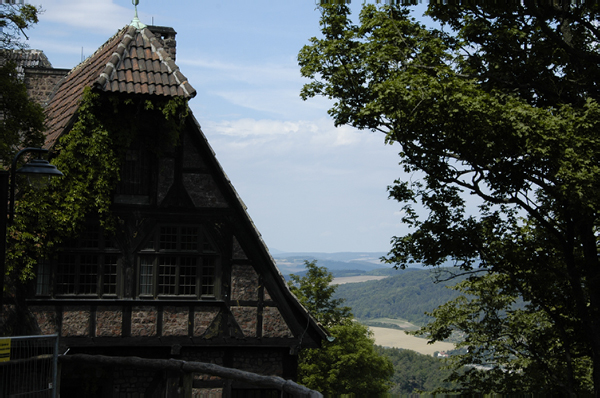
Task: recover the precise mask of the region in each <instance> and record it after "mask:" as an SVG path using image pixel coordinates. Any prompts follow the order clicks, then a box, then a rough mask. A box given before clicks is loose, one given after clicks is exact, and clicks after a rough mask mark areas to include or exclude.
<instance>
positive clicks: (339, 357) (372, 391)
mask: <svg viewBox="0 0 600 398" xmlns="http://www.w3.org/2000/svg"><path fill="white" fill-rule="evenodd" d="M304 263H305V264H306V269H307V271H308V272H307V274H306V276H303V277H300V276H298V275H291V281H289V282H288V285H289V287H290V290H291V291H292V292H293V293H294V294H295V295H296V297H297V298H298V300H299V301H300V302H301V303H302V305H304V306H305V307H306V309H307V310H308V311H309V312H310V313H311V314H312V315H313V316H314V317H315V318H316V319H317V321H319V322H321V323H322V324H323V325H324V326H325V327H326V328H327V331H328V332H329V334H330V335H331V337H332V338H333V339H332V340H331V341H324V342H323V346H322V347H321V348H311V349H306V350H302V351H301V352H300V357H299V364H298V382H299V383H300V384H302V385H305V386H306V387H308V388H311V389H314V390H317V391H320V392H321V393H323V394H324V395H332V396H337V395H339V394H350V393H354V394H356V396H359V397H366V396H377V394H380V393H384V392H387V390H388V388H389V387H390V385H389V379H390V378H391V377H392V375H393V373H394V369H393V366H392V363H391V362H390V361H389V359H387V358H386V357H384V356H381V355H379V354H378V353H377V352H376V351H375V346H374V344H375V340H374V339H373V337H372V336H371V333H370V332H369V329H368V327H367V326H365V325H362V324H360V323H358V322H356V321H355V320H354V319H353V318H354V317H353V316H352V313H351V312H350V308H349V307H342V306H341V304H342V303H343V300H342V299H333V298H332V296H333V294H334V293H335V289H336V286H337V285H331V281H332V280H333V275H332V274H331V273H330V272H328V271H327V269H326V268H325V267H318V266H317V265H316V261H311V262H309V261H305V262H304Z"/></svg>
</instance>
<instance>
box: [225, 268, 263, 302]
mask: <svg viewBox="0 0 600 398" xmlns="http://www.w3.org/2000/svg"><path fill="white" fill-rule="evenodd" d="M231 299H232V300H233V301H237V300H254V301H256V300H258V274H257V273H256V271H255V270H254V268H253V267H252V266H251V265H234V266H232V267H231Z"/></svg>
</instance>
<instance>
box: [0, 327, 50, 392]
mask: <svg viewBox="0 0 600 398" xmlns="http://www.w3.org/2000/svg"><path fill="white" fill-rule="evenodd" d="M57 365H58V335H57V334H53V335H46V336H18V337H0V398H8V397H15V398H21V397H22V398H56V397H57V395H58V394H57V391H56V390H57V387H58V385H57Z"/></svg>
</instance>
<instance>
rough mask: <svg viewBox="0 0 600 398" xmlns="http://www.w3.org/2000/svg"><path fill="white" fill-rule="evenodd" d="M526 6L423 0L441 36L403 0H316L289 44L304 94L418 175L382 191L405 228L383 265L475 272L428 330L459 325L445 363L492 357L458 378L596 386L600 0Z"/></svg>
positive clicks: (538, 387)
mask: <svg viewBox="0 0 600 398" xmlns="http://www.w3.org/2000/svg"><path fill="white" fill-rule="evenodd" d="M482 4H483V3H482ZM536 4H537V3H536V2H533V1H525V2H524V5H520V4H503V3H502V4H500V3H498V4H495V5H494V4H491V3H490V4H487V3H486V5H473V6H463V7H451V6H448V5H431V6H430V7H429V13H430V15H432V16H434V17H435V18H437V19H438V20H439V21H440V22H442V23H443V24H444V28H445V30H446V31H445V32H444V31H438V30H431V29H426V28H425V27H424V26H423V25H421V24H419V23H417V22H416V21H414V20H412V19H411V18H410V17H409V13H408V11H407V10H405V9H402V8H400V7H398V6H382V7H376V6H374V5H365V6H364V8H363V10H362V12H361V15H360V23H359V24H354V23H353V22H352V21H351V20H350V17H349V9H348V8H347V7H346V6H344V5H336V6H325V7H323V15H322V20H321V26H322V34H323V36H322V37H321V38H312V39H311V43H310V44H309V45H307V46H305V47H304V48H303V49H302V50H301V52H300V54H299V62H300V65H301V67H302V74H303V75H304V76H305V77H308V78H310V79H311V82H310V83H308V84H306V85H305V86H304V88H303V90H302V92H301V95H302V97H303V98H304V99H307V98H309V97H313V96H317V95H322V96H325V97H328V98H331V99H333V100H334V101H335V102H334V105H333V107H332V108H331V109H330V110H329V114H330V115H331V116H332V118H333V119H334V122H335V124H336V125H343V124H348V125H351V126H354V127H357V128H359V129H370V130H374V131H380V132H383V133H384V134H385V137H386V140H387V141H388V142H398V143H399V144H400V145H401V147H402V151H401V153H400V158H401V164H402V165H403V167H404V171H405V172H406V173H409V174H410V173H414V174H415V175H416V176H417V177H420V176H422V178H421V179H420V180H417V178H416V177H415V178H404V180H402V179H399V180H397V181H396V182H395V184H394V185H393V186H391V187H390V188H389V191H390V196H391V197H392V198H395V199H397V200H398V201H400V202H404V203H405V206H404V207H403V209H404V217H403V220H404V222H406V223H408V225H409V226H411V227H412V228H413V230H412V232H411V233H410V234H408V235H406V236H402V237H394V238H393V239H392V249H391V251H390V254H389V256H388V261H390V262H392V263H395V264H397V265H398V266H401V267H403V266H405V265H406V264H408V263H411V262H419V263H424V264H427V265H432V266H436V265H440V264H442V263H443V262H445V261H447V259H448V258H450V259H453V260H454V261H455V263H456V266H457V270H458V271H460V272H467V273H472V278H471V279H470V280H469V281H467V282H465V284H463V285H462V286H461V289H462V290H463V291H464V292H465V293H470V294H472V296H470V297H471V298H467V297H465V298H463V299H460V300H457V301H454V302H451V303H449V304H448V305H446V306H443V307H441V308H440V309H438V310H437V311H436V312H435V313H434V315H435V316H436V318H437V319H436V321H435V322H434V323H433V324H432V325H430V326H429V327H428V328H426V329H425V330H424V331H425V332H427V333H429V334H430V335H431V337H432V339H433V340H437V339H442V338H445V337H447V336H448V335H449V334H450V332H451V331H453V330H458V331H461V332H462V333H463V335H464V336H465V341H466V343H465V344H466V345H467V346H468V347H469V348H470V350H469V352H468V353H466V354H464V355H462V356H460V357H458V359H455V360H454V366H455V368H456V369H458V367H460V366H462V365H465V364H485V365H486V366H490V367H492V369H493V370H492V371H487V372H481V371H478V370H477V369H475V368H473V369H472V371H471V372H467V373H466V374H464V375H462V376H460V375H459V373H458V372H456V373H455V378H456V379H458V380H459V381H460V382H461V383H462V389H463V390H466V391H473V392H475V391H479V392H490V391H495V392H514V391H520V392H527V391H535V392H540V391H543V390H544V389H546V390H547V391H554V392H557V391H562V392H564V393H568V394H576V393H580V392H586V391H590V390H594V391H595V393H596V394H599V393H600V333H598V330H600V264H599V261H598V236H599V235H598V227H599V219H598V211H599V210H600V159H599V157H600V134H599V133H598V130H599V128H600V106H599V105H598V102H597V100H598V96H599V94H600V92H599V91H598V82H599V77H600V75H599V74H600V68H599V66H600V55H599V53H598V51H597V49H598V40H599V39H600V31H599V30H598V28H597V26H598V23H597V17H598V10H599V9H598V7H597V6H593V7H583V6H571V5H565V6H564V7H556V6H549V5H545V6H543V7H542V6H539V7H538V6H537V5H536ZM474 202H476V203H475V204H473V203H474ZM417 203H418V204H419V206H420V207H421V208H422V209H424V210H425V212H426V213H427V215H426V216H425V217H423V216H420V215H421V214H422V213H423V212H422V211H420V210H419V209H418V208H415V207H414V205H415V204H417ZM491 292H496V293H497V294H491ZM473 297H475V299H473ZM518 298H521V299H523V300H524V301H525V303H526V306H525V309H521V310H515V309H514V308H513V306H512V305H513V303H514V302H515V300H517V299H518ZM534 331H535V332H534ZM544 342H545V343H544Z"/></svg>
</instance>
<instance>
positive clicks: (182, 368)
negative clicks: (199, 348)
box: [58, 354, 323, 398]
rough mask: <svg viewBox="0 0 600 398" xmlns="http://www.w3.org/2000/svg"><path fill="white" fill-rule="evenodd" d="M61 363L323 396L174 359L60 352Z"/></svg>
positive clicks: (289, 384) (236, 371) (304, 397)
mask: <svg viewBox="0 0 600 398" xmlns="http://www.w3.org/2000/svg"><path fill="white" fill-rule="evenodd" d="M58 360H59V361H60V362H61V363H85V364H94V365H100V366H118V365H120V366H131V367H135V368H148V369H161V370H167V371H173V372H181V373H184V374H188V373H202V374H208V375H212V376H218V377H222V378H225V379H231V380H237V381H241V382H244V383H249V384H252V385H255V386H259V387H265V388H276V389H278V390H280V391H283V392H286V393H288V394H291V395H292V396H293V397H298V398H323V395H322V394H321V393H320V392H318V391H314V390H311V389H309V388H306V387H304V386H302V385H300V384H297V383H294V382H293V381H291V380H285V379H282V378H281V377H277V376H263V375H258V374H255V373H250V372H246V371H243V370H239V369H232V368H226V367H223V366H219V365H215V364H212V363H205V362H188V361H181V360H178V359H148V358H140V357H109V356H104V355H87V354H74V355H61V356H59V357H58Z"/></svg>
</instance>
